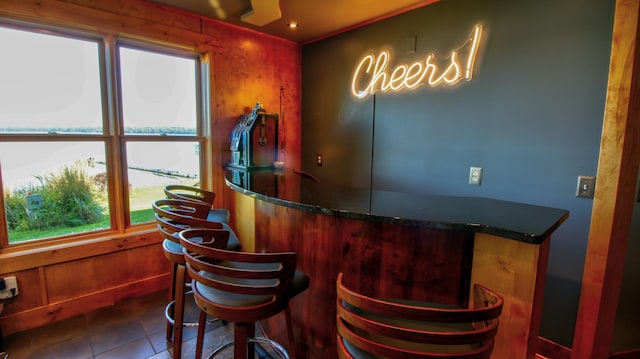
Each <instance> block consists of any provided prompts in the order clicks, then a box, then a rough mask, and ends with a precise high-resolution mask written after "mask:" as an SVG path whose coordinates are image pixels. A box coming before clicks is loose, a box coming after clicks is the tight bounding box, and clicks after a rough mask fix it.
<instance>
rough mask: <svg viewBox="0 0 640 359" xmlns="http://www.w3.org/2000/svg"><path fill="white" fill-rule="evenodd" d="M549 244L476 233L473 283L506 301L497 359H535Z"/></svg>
mask: <svg viewBox="0 0 640 359" xmlns="http://www.w3.org/2000/svg"><path fill="white" fill-rule="evenodd" d="M549 242H550V239H549V238H547V239H546V240H545V241H544V242H542V244H540V245H534V244H529V243H525V242H519V241H514V240H511V239H506V238H502V237H497V236H493V235H489V234H484V233H476V236H475V243H474V251H473V268H472V271H471V283H472V284H473V283H480V284H482V285H485V286H486V287H488V288H491V289H492V290H494V291H496V292H497V293H499V294H500V295H502V296H503V298H504V307H503V310H502V315H501V316H500V326H499V328H498V335H497V336H496V344H495V347H494V350H493V357H494V358H514V359H516V358H527V359H534V358H535V354H536V345H537V341H538V331H539V329H540V320H541V314H542V296H543V291H544V280H545V274H546V270H547V260H548V255H549Z"/></svg>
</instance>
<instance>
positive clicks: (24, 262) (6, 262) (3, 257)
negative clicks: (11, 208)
mask: <svg viewBox="0 0 640 359" xmlns="http://www.w3.org/2000/svg"><path fill="white" fill-rule="evenodd" d="M161 242H162V237H161V236H160V234H159V233H158V230H157V229H156V228H155V227H153V228H152V229H146V230H143V231H138V232H136V233H119V234H114V235H110V236H105V237H101V238H94V239H91V240H86V241H79V242H70V243H62V244H56V243H54V244H51V245H42V244H39V245H38V246H37V247H36V246H25V247H18V248H12V249H10V250H0V262H1V263H2V267H1V268H0V274H5V273H11V272H18V271H24V270H28V269H32V268H38V267H42V266H46V265H52V264H57V263H62V262H68V261H72V260H76V259H80V258H87V257H94V256H98V255H102V254H106V253H113V252H117V251H123V250H127V249H132V248H137V247H142V246H148V245H152V244H156V243H158V244H159V243H161Z"/></svg>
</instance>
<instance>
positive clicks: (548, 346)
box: [538, 337, 571, 359]
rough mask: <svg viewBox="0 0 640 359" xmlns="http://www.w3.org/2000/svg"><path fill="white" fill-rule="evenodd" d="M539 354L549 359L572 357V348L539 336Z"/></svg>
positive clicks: (569, 358)
mask: <svg viewBox="0 0 640 359" xmlns="http://www.w3.org/2000/svg"><path fill="white" fill-rule="evenodd" d="M538 354H539V355H540V356H542V357H544V358H549V359H571V349H569V348H567V347H564V346H562V345H560V344H558V343H554V342H552V341H551V340H549V339H545V338H542V337H538Z"/></svg>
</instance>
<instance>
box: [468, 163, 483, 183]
mask: <svg viewBox="0 0 640 359" xmlns="http://www.w3.org/2000/svg"><path fill="white" fill-rule="evenodd" d="M469 184H472V185H476V186H480V185H481V184H482V167H471V168H469Z"/></svg>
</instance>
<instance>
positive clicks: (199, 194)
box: [164, 184, 216, 207]
mask: <svg viewBox="0 0 640 359" xmlns="http://www.w3.org/2000/svg"><path fill="white" fill-rule="evenodd" d="M164 194H165V195H166V196H167V198H169V199H182V200H185V201H198V202H204V203H206V204H208V205H209V207H211V206H212V205H213V201H214V200H215V199H216V194H215V193H214V192H211V191H207V190H204V189H202V188H198V187H191V186H186V185H179V184H170V185H166V186H165V187H164Z"/></svg>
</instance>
